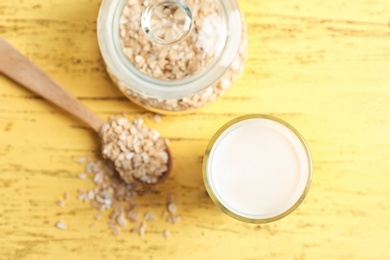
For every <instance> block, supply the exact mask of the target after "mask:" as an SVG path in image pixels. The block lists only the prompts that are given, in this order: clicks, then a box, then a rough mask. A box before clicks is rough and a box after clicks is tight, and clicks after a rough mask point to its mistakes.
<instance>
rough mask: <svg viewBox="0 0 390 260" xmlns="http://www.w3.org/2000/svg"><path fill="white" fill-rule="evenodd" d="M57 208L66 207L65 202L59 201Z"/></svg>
mask: <svg viewBox="0 0 390 260" xmlns="http://www.w3.org/2000/svg"><path fill="white" fill-rule="evenodd" d="M57 206H58V207H64V206H65V202H64V201H62V200H59V201H57Z"/></svg>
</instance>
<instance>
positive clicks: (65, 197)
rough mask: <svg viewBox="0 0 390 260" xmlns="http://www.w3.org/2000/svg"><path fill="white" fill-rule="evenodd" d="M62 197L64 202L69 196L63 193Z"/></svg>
mask: <svg viewBox="0 0 390 260" xmlns="http://www.w3.org/2000/svg"><path fill="white" fill-rule="evenodd" d="M63 197H64V200H67V199H68V198H69V194H68V193H66V192H65V193H64V195H63Z"/></svg>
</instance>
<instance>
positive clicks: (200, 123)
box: [0, 0, 390, 260]
mask: <svg viewBox="0 0 390 260" xmlns="http://www.w3.org/2000/svg"><path fill="white" fill-rule="evenodd" d="M239 4H240V6H241V8H242V11H243V13H244V14H245V17H246V20H247V23H248V25H249V45H250V50H249V58H248V62H247V65H246V69H245V72H244V74H243V76H242V77H241V78H240V80H239V81H238V82H237V83H236V84H235V86H234V87H233V88H232V90H231V91H230V92H229V93H228V94H227V95H226V96H224V97H223V98H221V99H219V100H218V101H217V102H215V103H214V104H212V105H210V106H208V107H206V108H202V109H199V110H196V111H195V112H193V113H192V114H189V115H183V116H164V117H163V120H162V122H161V123H158V124H157V123H155V122H154V121H153V119H152V118H153V114H152V113H149V112H147V111H145V110H144V109H141V108H139V107H137V106H135V105H133V104H131V103H130V102H128V101H127V100H126V99H125V98H124V97H123V96H122V95H121V93H120V92H119V91H118V90H117V89H116V88H115V87H114V86H113V84H112V83H111V82H110V80H109V79H108V77H107V74H106V72H105V68H104V65H103V62H102V58H101V56H100V53H99V50H98V46H97V41H96V17H97V13H98V8H99V5H100V2H99V1H95V0H55V1H47V0H24V1H15V0H1V2H0V35H1V36H2V37H4V38H5V39H6V40H8V41H9V42H11V43H12V44H13V45H15V46H16V47H17V48H18V49H20V50H21V51H22V52H23V53H25V54H26V55H28V56H29V57H30V58H31V59H32V60H34V61H35V62H36V63H37V64H38V65H39V66H41V67H42V68H43V69H44V70H46V71H47V72H48V73H49V74H50V75H52V76H53V77H54V78H55V79H57V80H58V81H59V82H60V83H61V84H62V85H63V86H65V88H67V89H68V90H69V91H70V92H71V93H72V94H74V95H76V96H77V97H78V98H79V99H80V100H81V101H82V102H83V103H84V104H85V105H86V106H88V107H89V108H91V109H92V110H93V111H95V112H96V113H97V114H99V115H100V116H101V117H103V118H107V117H108V116H109V115H111V114H115V113H121V112H125V113H127V114H128V116H129V117H130V118H134V117H135V116H136V115H142V116H143V117H145V119H146V122H147V124H148V125H149V126H150V127H154V128H156V129H157V130H159V131H160V132H161V133H162V134H163V136H165V137H168V138H170V139H171V147H172V152H173V153H174V158H175V168H174V172H173V176H172V177H171V178H170V179H169V180H168V181H167V183H165V184H164V185H162V186H160V187H159V188H158V189H159V192H160V195H152V196H147V197H143V198H141V199H139V200H138V202H139V204H141V206H142V210H144V211H146V210H153V211H154V212H156V214H157V215H158V214H159V212H161V210H162V209H163V207H164V199H163V198H162V197H164V196H165V195H166V194H169V193H171V192H172V193H173V194H175V196H176V200H177V204H178V209H179V213H180V214H181V216H182V220H181V222H179V223H178V224H176V225H172V224H169V223H166V222H165V221H164V220H161V219H160V218H158V220H156V221H155V222H153V223H152V224H150V225H149V226H148V229H147V231H146V235H145V237H144V238H140V237H138V236H137V234H134V233H131V232H130V231H129V230H130V226H129V227H128V228H127V229H124V230H123V231H122V233H121V235H120V236H117V237H114V236H113V235H112V234H111V232H110V231H109V229H108V227H107V223H106V222H107V219H108V216H107V215H108V213H107V214H105V215H104V216H103V219H102V220H100V221H96V220H94V219H93V216H94V214H95V213H96V211H95V210H94V209H92V207H91V206H90V205H89V204H86V203H82V202H80V201H78V200H77V199H76V195H77V192H76V190H77V188H84V189H86V188H88V187H91V186H92V182H91V181H88V180H86V181H82V180H80V179H79V178H78V177H77V176H78V174H79V173H80V172H82V171H83V166H82V165H80V164H78V163H76V162H75V161H76V160H77V158H79V157H85V156H90V155H93V156H98V154H99V145H98V144H97V137H96V135H95V134H94V133H93V132H92V131H91V130H89V129H87V128H86V127H85V126H84V125H83V124H82V123H80V122H79V121H77V120H75V119H74V118H72V117H70V116H68V115H67V114H65V113H63V112H62V111H60V110H58V109H57V108H55V107H54V106H51V105H49V104H48V103H47V102H45V101H44V100H42V99H40V98H38V97H36V96H35V95H33V94H31V93H30V92H28V91H26V90H24V89H22V88H21V87H20V86H18V85H16V84H14V83H13V82H11V81H9V80H7V79H5V78H4V77H2V76H0V259H39V260H45V259H58V260H60V259H248V260H249V259H390V238H389V235H390V185H389V184H390V159H389V158H390V28H389V16H390V8H389V7H390V6H389V4H388V2H387V1H370V0H354V1H347V0H338V1H336V0H329V1H322V0H321V1H320V0H311V1H305V0H279V1H274V0H240V1H239ZM0 59H1V57H0ZM247 113H264V114H272V115H276V116H278V117H280V118H282V119H284V120H286V121H288V122H290V123H291V124H292V125H294V126H295V127H296V128H297V129H298V130H299V131H300V132H301V133H302V134H303V136H304V137H305V138H306V139H307V141H308V143H309V146H310V148H311V150H312V154H313V159H314V180H313V184H312V188H311V190H310V192H309V194H308V197H307V198H306V200H305V201H304V203H303V204H302V205H301V206H300V207H299V208H298V210H296V211H295V212H294V213H293V214H292V215H290V216H288V217H287V218H285V219H283V220H280V221H278V222H274V223H271V224H267V225H251V224H245V223H240V222H237V221H235V220H233V219H230V218H229V217H227V216H225V215H224V214H222V213H221V212H220V211H219V210H218V209H217V208H216V207H215V206H214V204H213V203H212V202H211V200H210V199H209V198H208V196H207V194H206V192H205V188H204V186H203V181H202V174H201V158H202V155H203V153H204V150H205V148H206V145H207V143H208V140H209V139H210V137H211V136H212V135H213V134H214V133H215V131H216V130H217V129H218V128H219V127H220V126H221V125H222V124H224V123H225V122H227V121H228V120H230V119H232V118H234V117H236V116H239V115H242V114H247ZM64 192H68V193H69V194H70V195H71V197H70V198H69V199H68V200H67V201H66V205H65V207H62V208H61V207H58V206H57V205H56V203H55V202H56V201H57V200H59V199H61V197H62V194H63V193H64ZM60 219H61V220H63V221H65V222H66V223H67V224H68V226H69V229H68V230H65V231H62V230H58V229H56V228H55V227H54V224H55V223H56V222H57V221H58V220H60ZM95 222H96V227H95V228H91V227H90V224H91V223H95ZM164 229H169V230H170V231H171V237H170V238H169V239H168V240H167V239H164V237H163V236H162V231H163V230H164Z"/></svg>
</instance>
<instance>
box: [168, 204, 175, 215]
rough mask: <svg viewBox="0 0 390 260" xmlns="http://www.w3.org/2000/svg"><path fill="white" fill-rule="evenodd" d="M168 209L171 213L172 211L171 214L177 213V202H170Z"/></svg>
mask: <svg viewBox="0 0 390 260" xmlns="http://www.w3.org/2000/svg"><path fill="white" fill-rule="evenodd" d="M168 211H169V213H171V214H174V213H176V211H177V206H176V204H175V203H169V204H168Z"/></svg>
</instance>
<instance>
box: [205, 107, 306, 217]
mask: <svg viewBox="0 0 390 260" xmlns="http://www.w3.org/2000/svg"><path fill="white" fill-rule="evenodd" d="M312 176H313V166H312V158H311V154H310V150H309V147H308V146H307V143H306V142H305V140H304V139H303V137H302V136H301V135H300V134H299V133H298V131H297V130H295V129H294V128H293V127H292V126H291V125H289V124H288V123H286V122H285V121H283V120H281V119H279V118H276V117H273V116H267V115H257V114H256V115H245V116H241V117H238V118H236V119H233V120H231V121H230V122H228V123H227V124H225V125H224V126H223V127H222V128H221V129H219V130H218V131H217V133H216V134H215V135H214V136H213V137H212V139H211V140H210V143H209V145H208V147H207V149H206V153H205V157H204V159H203V179H204V183H205V186H206V190H207V192H208V194H209V196H210V197H211V199H212V200H213V202H214V203H215V204H216V205H217V207H218V208H219V209H221V210H222V211H223V212H225V213H226V214H227V215H229V216H230V217H233V218H235V219H238V220H240V221H243V222H248V223H257V224H262V223H268V222H272V221H276V220H278V219H281V218H283V217H285V216H287V215H288V214H290V213H291V212H293V211H294V210H295V209H296V208H297V207H298V206H299V205H300V204H301V203H302V201H303V200H304V198H305V197H306V195H307V193H308V191H309V188H310V185H311V181H312Z"/></svg>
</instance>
